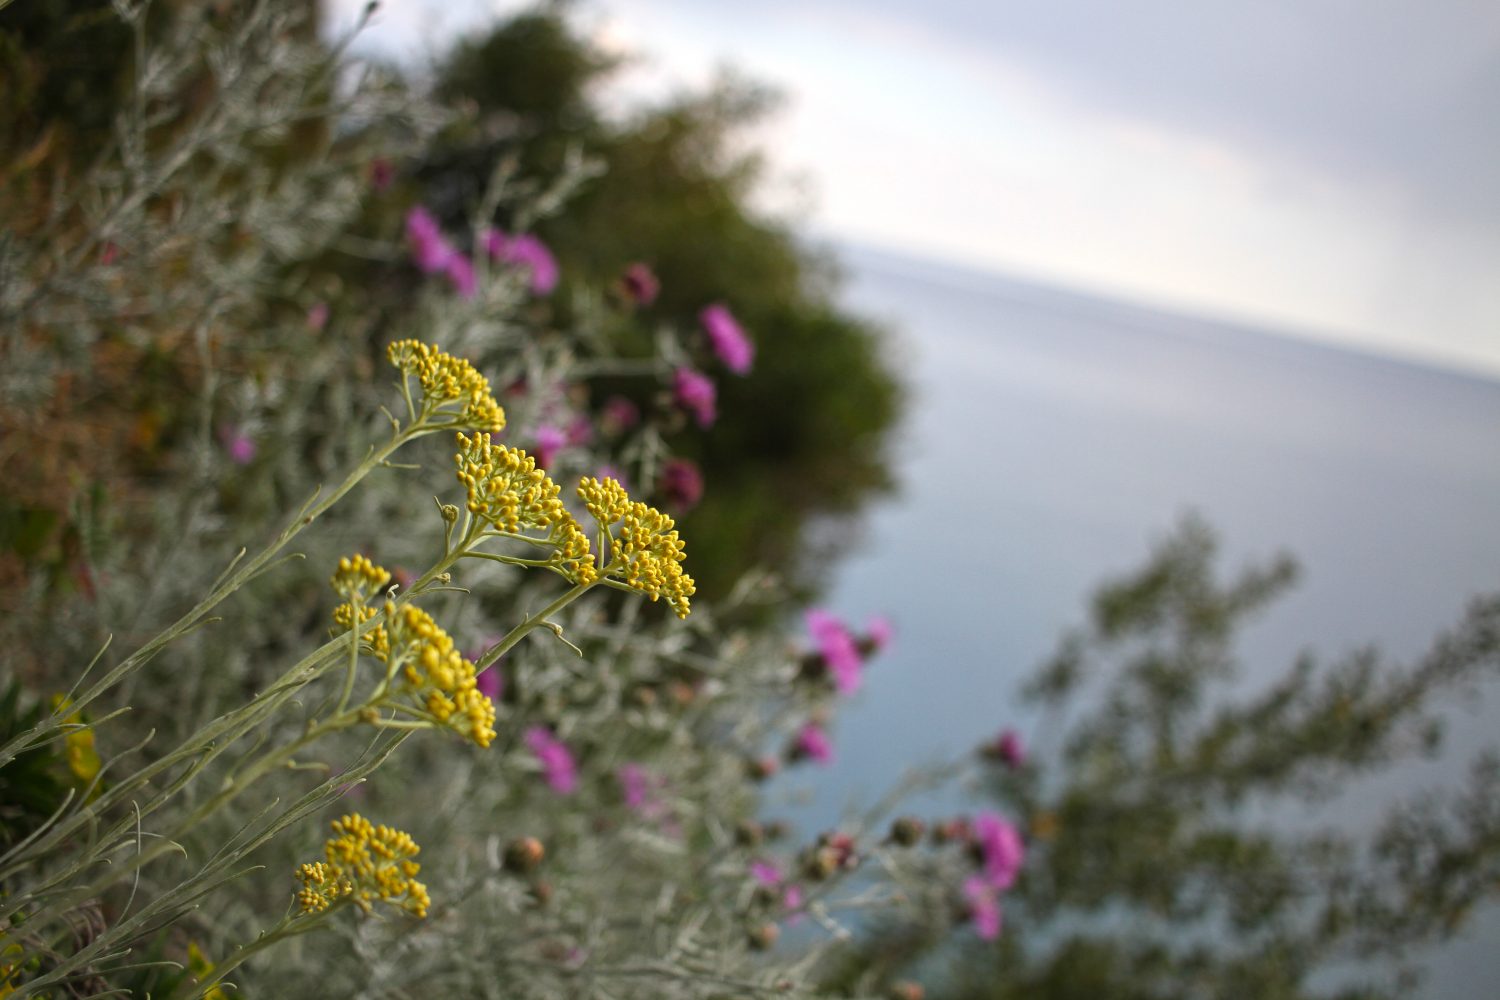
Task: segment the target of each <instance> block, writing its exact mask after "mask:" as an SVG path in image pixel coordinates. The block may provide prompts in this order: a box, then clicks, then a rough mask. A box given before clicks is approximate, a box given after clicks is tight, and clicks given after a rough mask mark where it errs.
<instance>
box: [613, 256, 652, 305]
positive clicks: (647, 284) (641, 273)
mask: <svg viewBox="0 0 1500 1000" xmlns="http://www.w3.org/2000/svg"><path fill="white" fill-rule="evenodd" d="M620 284H621V285H622V286H623V287H624V289H625V295H626V297H627V298H629V299H630V300H631V301H632V302H634V303H635V304H636V305H638V306H649V305H650V304H651V303H653V302H655V301H656V295H657V293H658V292H660V291H661V282H660V281H658V280H656V275H655V274H653V273H652V271H651V268H649V267H647V266H646V265H645V264H642V263H639V262H637V263H635V264H631V265H630V266H629V267H627V268H626V269H625V273H624V274H623V275H621V276H620Z"/></svg>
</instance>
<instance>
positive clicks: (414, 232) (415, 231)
mask: <svg viewBox="0 0 1500 1000" xmlns="http://www.w3.org/2000/svg"><path fill="white" fill-rule="evenodd" d="M406 242H408V243H409V244H411V256H412V263H414V264H416V265H417V270H419V271H421V272H422V273H423V274H436V273H438V272H439V271H442V270H444V269H446V268H447V266H448V260H449V258H450V257H452V256H453V255H454V254H455V253H457V251H456V250H454V249H453V244H451V243H449V242H448V239H447V237H445V236H444V235H443V230H442V227H441V226H439V225H438V221H437V219H436V218H434V217H433V214H432V213H431V212H429V211H427V209H425V208H423V207H422V206H421V205H417V206H416V207H414V208H413V209H412V210H411V211H409V212H407V213H406Z"/></svg>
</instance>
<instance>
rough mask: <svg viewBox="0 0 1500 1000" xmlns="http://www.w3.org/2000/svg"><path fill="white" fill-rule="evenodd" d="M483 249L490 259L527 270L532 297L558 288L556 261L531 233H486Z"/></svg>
mask: <svg viewBox="0 0 1500 1000" xmlns="http://www.w3.org/2000/svg"><path fill="white" fill-rule="evenodd" d="M484 249H485V252H487V253H488V254H489V255H490V259H491V260H494V261H498V262H500V263H502V264H511V265H513V266H515V267H518V268H522V269H524V270H526V271H528V272H529V273H530V274H531V291H532V293H533V294H535V295H546V294H547V293H548V292H550V291H552V289H554V288H556V287H557V278H558V270H557V258H556V257H553V256H552V251H551V250H549V249H547V244H545V243H543V242H542V241H541V240H539V239H537V238H536V237H535V236H533V235H531V234H530V233H522V234H521V235H520V236H510V235H508V234H506V233H504V232H502V231H501V230H499V229H488V230H485V233H484Z"/></svg>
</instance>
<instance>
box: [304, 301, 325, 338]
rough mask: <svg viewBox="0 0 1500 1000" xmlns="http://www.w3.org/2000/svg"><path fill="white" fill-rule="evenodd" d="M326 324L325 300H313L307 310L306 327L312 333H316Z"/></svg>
mask: <svg viewBox="0 0 1500 1000" xmlns="http://www.w3.org/2000/svg"><path fill="white" fill-rule="evenodd" d="M327 325H328V303H327V302H315V303H313V305H312V307H311V308H309V309H308V310H307V328H308V329H309V330H311V331H312V332H313V333H317V332H318V331H319V330H321V329H323V327H325V326H327Z"/></svg>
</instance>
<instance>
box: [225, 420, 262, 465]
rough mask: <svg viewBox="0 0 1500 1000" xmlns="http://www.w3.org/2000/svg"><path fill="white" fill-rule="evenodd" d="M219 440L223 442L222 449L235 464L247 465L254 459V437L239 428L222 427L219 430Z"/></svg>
mask: <svg viewBox="0 0 1500 1000" xmlns="http://www.w3.org/2000/svg"><path fill="white" fill-rule="evenodd" d="M219 440H221V441H222V442H223V443H224V450H225V451H226V452H227V453H228V454H229V460H230V461H231V462H233V463H234V464H235V465H249V464H250V463H251V462H253V461H255V453H256V451H257V449H256V446H255V439H254V438H253V437H251V436H250V435H248V434H246V433H245V432H244V431H242V430H240V429H239V428H237V427H225V428H223V429H222V430H220V432H219Z"/></svg>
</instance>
